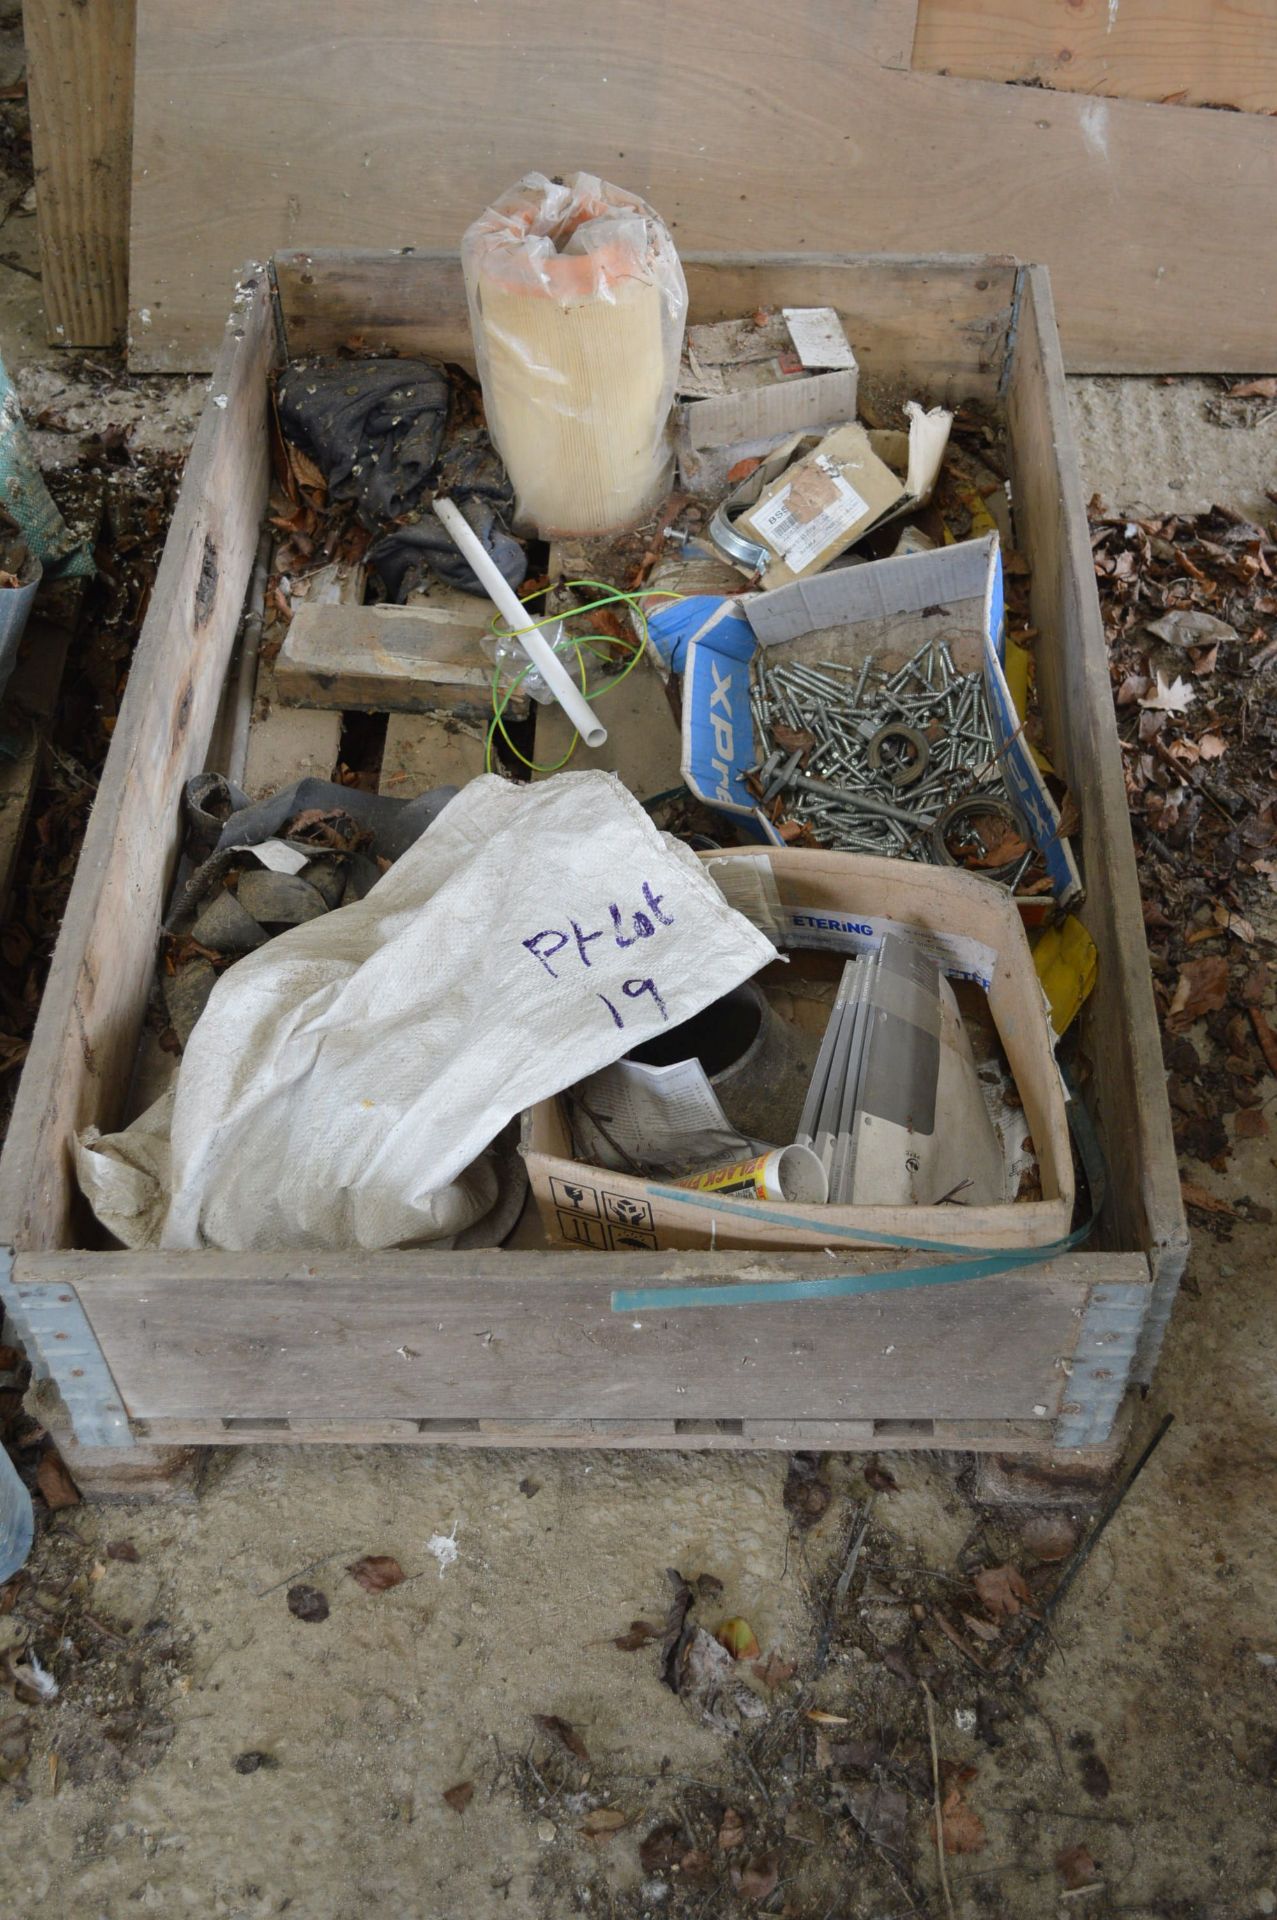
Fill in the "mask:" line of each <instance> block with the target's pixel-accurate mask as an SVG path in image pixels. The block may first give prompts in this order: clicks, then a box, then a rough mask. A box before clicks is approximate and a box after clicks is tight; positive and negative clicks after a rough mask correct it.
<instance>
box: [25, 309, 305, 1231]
mask: <svg viewBox="0 0 1277 1920" xmlns="http://www.w3.org/2000/svg"><path fill="white" fill-rule="evenodd" d="M273 348H274V332H273V317H272V312H271V306H270V301H269V295H268V288H267V285H266V280H265V276H264V275H262V274H258V275H257V276H256V278H255V279H254V280H251V281H249V282H246V283H245V286H244V289H243V291H242V293H241V295H240V297H239V299H238V301H237V305H236V309H235V314H234V316H233V319H232V322H231V324H230V326H229V327H228V331H227V337H226V342H225V345H224V348H223V352H222V355H221V358H220V360H219V362H218V367H217V371H216V374H215V376H214V380H213V384H212V392H213V394H214V395H215V396H224V397H225V405H224V406H222V405H213V406H210V407H209V408H207V409H206V411H205V413H204V416H203V419H202V421H201V423H200V427H199V431H198V433H197V435H196V438H195V443H194V446H193V447H192V450H191V455H190V459H189V461H188V463H187V468H186V474H185V477H184V479H183V482H182V489H181V493H180V496H179V499H178V505H177V510H176V513H175V514H174V518H173V522H172V526H171V527H170V530H169V536H168V540H167V542H166V544H165V549H164V557H163V560H162V561H161V564H160V568H159V572H158V574H157V576H156V581H155V587H154V590H153V593H152V596H151V604H150V608H149V610H148V613H147V616H146V621H145V624H144V626H143V630H142V635H141V638H140V640H139V642H138V647H137V652H136V654H135V656H134V659H133V665H132V669H131V671H130V674H129V684H128V688H127V690H126V692H125V696H124V700H123V702H122V703H121V707H120V713H119V718H118V721H117V725H116V730H115V735H114V738H113V740H112V744H111V752H110V755H109V757H108V760H107V765H106V770H105V772H104V774H103V777H102V782H101V785H100V787H99V789H98V794H97V798H96V800H95V802H94V806H93V811H92V814H91V815H90V818H89V825H88V831H87V832H86V834H85V839H84V846H83V849H82V851H81V854H80V859H79V863H78V866H77V869H76V877H75V881H74V883H73V885H72V889H71V895H70V898H69V900H68V903H67V911H66V916H65V918H64V920H63V923H62V930H61V932H60V934H59V936H58V944H57V947H56V949H55V952H54V956H53V963H52V966H51V968H50V971H49V977H48V981H47V983H46V985H45V990H44V999H43V1003H42V1006H41V1013H40V1019H39V1021H38V1023H37V1026H36V1031H35V1035H34V1037H33V1040H32V1044H31V1051H30V1053H29V1055H28V1057H27V1061H26V1065H25V1067H24V1069H23V1075H22V1082H21V1085H20V1087H19V1091H18V1097H17V1101H16V1103H15V1106H14V1111H13V1118H12V1120H11V1122H10V1126H9V1133H8V1138H7V1141H6V1145H5V1150H4V1154H3V1157H2V1158H0V1240H4V1241H6V1242H8V1243H10V1244H12V1245H15V1246H19V1247H33V1246H42V1247H48V1246H54V1245H57V1244H59V1243H60V1242H61V1243H65V1242H66V1240H67V1239H68V1238H69V1237H70V1234H71V1219H72V1209H73V1205H74V1202H75V1190H74V1178H73V1175H72V1171H71V1164H70V1152H69V1142H70V1139H71V1137H72V1135H73V1134H74V1133H75V1132H76V1130H77V1129H78V1128H80V1127H82V1126H84V1125H86V1124H87V1123H88V1122H90V1121H93V1122H96V1123H97V1124H99V1125H101V1126H102V1127H103V1128H104V1129H105V1128H107V1127H109V1126H111V1125H113V1124H115V1123H116V1121H117V1120H118V1118H119V1113H120V1103H121V1101H122V1099H123V1097H124V1093H125V1090H126V1089H127V1086H128V1083H129V1079H130V1074H131V1069H132V1063H133V1055H134V1052H135V1050H136V1046H137V1038H138V1032H139V1029H140V1025H141V1020H142V1016H143V1013H144V1011H145V1007H146V1002H147V998H148V995H149V992H150V986H151V978H152V970H153V966H154V958H155V941H156V936H157V933H158V930H159V922H160V914H161V911H162V904H163V895H164V889H165V887H166V886H167V883H168V877H169V874H170V872H171V869H172V862H173V859H174V857H175V854H176V849H177V843H178V838H179V834H180V814H179V801H180V796H181V790H182V786H183V784H184V782H185V781H186V779H187V778H188V777H189V775H190V774H192V773H194V772H196V771H197V770H198V769H199V767H200V766H201V765H202V764H203V759H204V753H205V749H206V746H207V742H208V738H209V734H210V731H211V729H212V726H213V722H214V719H215V717H216V713H217V708H218V703H219V701H220V698H221V692H222V681H223V676H224V673H225V669H226V664H227V661H228V659H229V657H230V653H231V648H232V645H233V642H234V638H235V633H236V629H237V626H238V622H239V615H240V609H241V607H242V604H243V598H244V591H245V588H246V585H247V580H248V572H249V568H250V566H251V563H252V558H253V554H254V551H255V550H256V546H257V540H258V528H259V522H260V519H261V514H262V510H263V508H264V505H265V501H266V488H267V443H266V435H265V431H264V422H265V405H266V373H267V367H268V365H269V362H270V358H271V355H272V352H273Z"/></svg>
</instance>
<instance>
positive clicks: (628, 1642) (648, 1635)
mask: <svg viewBox="0 0 1277 1920" xmlns="http://www.w3.org/2000/svg"><path fill="white" fill-rule="evenodd" d="M664 1631H665V1629H664V1628H663V1627H654V1626H653V1625H652V1622H651V1621H650V1620H631V1621H630V1624H629V1630H628V1631H627V1632H625V1633H618V1634H617V1636H616V1638H615V1640H613V1642H612V1645H613V1646H614V1647H616V1648H618V1649H619V1650H620V1652H622V1653H637V1652H638V1651H639V1648H640V1647H646V1646H650V1645H651V1643H652V1641H653V1640H659V1639H660V1638H661V1636H662V1635H663V1633H664Z"/></svg>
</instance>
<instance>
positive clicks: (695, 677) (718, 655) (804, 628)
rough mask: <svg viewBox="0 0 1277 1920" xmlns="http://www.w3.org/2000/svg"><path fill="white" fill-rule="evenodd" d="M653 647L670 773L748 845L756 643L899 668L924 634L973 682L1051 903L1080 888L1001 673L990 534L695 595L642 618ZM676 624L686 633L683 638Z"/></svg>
mask: <svg viewBox="0 0 1277 1920" xmlns="http://www.w3.org/2000/svg"><path fill="white" fill-rule="evenodd" d="M650 625H651V628H652V636H653V640H654V642H655V644H656V645H657V646H658V648H659V649H660V650H661V651H662V652H663V653H664V654H665V657H666V658H667V659H668V660H669V661H670V663H671V664H672V665H674V666H675V667H677V665H678V664H679V661H680V658H681V661H682V668H683V758H682V770H683V778H684V780H685V781H686V783H687V785H688V787H689V788H690V790H691V791H692V792H693V793H694V794H696V796H697V797H698V798H699V799H701V800H704V801H705V802H706V803H707V804H708V805H709V806H711V807H715V808H718V809H720V810H721V811H723V812H725V813H730V814H733V815H736V816H738V817H739V819H740V820H741V822H742V824H743V823H744V822H745V821H748V822H749V823H750V827H749V828H748V829H747V831H752V832H753V833H754V834H756V835H757V836H758V837H760V838H764V839H768V840H775V838H776V835H775V833H774V831H773V829H772V827H771V825H770V822H768V821H767V820H766V819H765V817H764V816H763V814H762V813H761V812H760V811H759V809H758V806H757V804H756V802H755V800H754V798H753V796H752V795H751V794H750V792H749V789H748V788H747V787H746V785H745V778H744V777H745V774H746V773H747V771H748V770H749V768H750V767H753V766H756V765H757V764H758V761H759V758H760V750H759V743H758V741H757V739H756V738H755V733H754V721H753V715H752V713H751V711H750V703H749V690H750V679H751V664H752V662H753V659H754V656H755V654H756V653H757V652H758V651H759V650H760V649H772V648H777V649H781V648H790V649H792V650H793V652H794V654H795V656H796V657H798V656H801V657H804V658H812V657H825V658H834V659H838V660H841V661H846V662H848V663H852V664H854V663H855V662H857V661H860V660H862V659H864V658H865V657H866V655H868V654H876V655H878V656H880V657H884V658H885V660H886V661H887V662H888V663H893V662H898V661H903V660H906V659H908V658H909V657H910V655H911V654H913V653H915V652H916V651H917V649H918V647H919V646H921V645H922V643H923V642H924V641H925V640H926V639H927V638H928V636H929V634H931V633H942V634H943V636H944V637H945V638H947V639H948V640H949V641H950V644H951V646H952V649H953V654H954V658H955V661H956V662H957V665H958V667H959V669H960V670H963V671H965V672H973V671H974V670H975V669H976V668H977V667H979V668H980V669H981V670H982V671H983V674H984V684H985V690H986V693H987V696H988V702H989V711H990V714H991V717H992V721H993V731H994V738H995V740H996V742H997V744H998V747H999V749H1000V750H1001V752H1002V756H1003V767H1004V770H1005V775H1006V781H1007V786H1008V788H1009V790H1010V792H1011V794H1012V795H1013V797H1014V799H1015V800H1016V802H1017V804H1018V805H1019V807H1020V810H1021V812H1022V813H1023V815H1024V818H1025V821H1026V823H1027V824H1028V826H1029V828H1030V831H1031V832H1032V834H1033V837H1034V839H1035V841H1036V843H1037V846H1038V848H1039V850H1040V852H1041V854H1042V856H1043V859H1044V860H1045V862H1046V867H1047V871H1048V873H1049V874H1050V877H1051V882H1052V888H1053V892H1054V897H1055V899H1056V901H1057V902H1058V903H1059V904H1060V905H1062V906H1064V905H1069V904H1070V903H1073V902H1076V901H1077V900H1079V899H1080V898H1081V893H1082V883H1081V877H1080V875H1079V873H1078V869H1077V864H1076V862H1075V860H1074V858H1073V854H1072V852H1071V850H1070V848H1069V845H1068V842H1067V841H1066V840H1064V839H1062V838H1061V837H1060V831H1059V828H1060V817H1059V812H1058V809H1057V808H1056V806H1055V803H1054V801H1053V800H1052V798H1051V795H1050V793H1049V791H1048V790H1047V787H1046V785H1045V783H1044V781H1043V779H1042V776H1041V773H1040V772H1039V770H1038V767H1037V764H1036V762H1035V761H1034V758H1033V754H1032V752H1031V751H1030V748H1029V745H1028V742H1027V741H1026V740H1025V738H1024V736H1023V733H1022V731H1021V722H1020V717H1019V715H1018V714H1017V713H1016V710H1015V703H1014V701H1013V699H1012V697H1011V690H1010V688H1009V687H1008V685H1007V680H1006V675H1005V673H1004V671H1003V664H1002V663H1003V656H1004V625H1005V604H1004V599H1003V587H1002V557H1001V553H1000V550H999V545H998V537H997V535H996V534H987V535H986V536H984V537H983V538H982V539H979V540H966V541H963V542H961V543H960V544H958V545H956V546H952V547H938V548H936V549H935V550H934V551H932V552H929V553H911V554H904V555H900V556H897V557H895V558H892V559H890V560H875V561H870V562H868V563H866V564H865V565H864V566H853V567H842V568H838V569H836V570H834V571H833V572H826V573H819V574H816V575H814V576H813V577H812V578H810V579H807V580H796V581H794V582H792V584H790V585H788V586H784V587H777V588H775V589H773V590H772V591H771V592H769V593H754V594H742V595H740V596H739V597H733V598H718V597H716V596H713V595H703V596H700V597H699V598H698V599H697V600H696V601H694V602H690V601H689V602H685V603H682V605H681V606H680V605H679V604H678V603H676V604H675V605H674V606H671V607H670V608H669V609H662V610H661V612H659V613H657V614H655V615H654V616H652V619H651V622H650ZM689 627H690V628H691V629H692V630H691V631H690V632H689V630H688V629H689Z"/></svg>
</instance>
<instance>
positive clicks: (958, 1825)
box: [931, 1787, 988, 1853]
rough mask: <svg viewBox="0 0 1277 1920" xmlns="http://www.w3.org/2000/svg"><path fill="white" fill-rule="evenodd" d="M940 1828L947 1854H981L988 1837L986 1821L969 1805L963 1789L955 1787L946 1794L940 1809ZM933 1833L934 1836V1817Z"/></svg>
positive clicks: (933, 1823)
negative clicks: (985, 1826) (963, 1794)
mask: <svg viewBox="0 0 1277 1920" xmlns="http://www.w3.org/2000/svg"><path fill="white" fill-rule="evenodd" d="M940 1826H941V1830H942V1832H943V1834H944V1850H945V1852H946V1853H979V1851H980V1849H981V1848H982V1847H983V1846H984V1844H985V1842H986V1839H987V1837H988V1836H987V1835H986V1833H985V1831H984V1821H983V1820H982V1819H981V1818H980V1816H979V1814H978V1813H977V1812H976V1810H975V1808H974V1807H970V1806H968V1805H967V1802H966V1801H965V1800H964V1799H963V1797H962V1789H961V1787H953V1788H951V1789H950V1791H949V1792H948V1793H947V1794H946V1796H945V1799H944V1804H943V1805H942V1806H941V1808H940ZM931 1831H932V1834H933V1835H934V1833H935V1816H934V1815H933V1816H932V1821H931Z"/></svg>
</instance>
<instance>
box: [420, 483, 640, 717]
mask: <svg viewBox="0 0 1277 1920" xmlns="http://www.w3.org/2000/svg"><path fill="white" fill-rule="evenodd" d="M434 506H435V512H436V513H437V514H438V516H439V518H440V519H441V520H442V521H443V524H444V526H445V527H446V528H447V529H448V532H449V533H450V534H451V536H452V538H453V539H454V540H455V541H456V543H457V545H458V547H459V548H460V549H461V551H462V553H464V555H465V556H466V559H467V560H468V561H469V562H470V565H471V566H472V567H473V568H474V570H475V572H476V574H477V575H478V576H479V579H480V580H481V581H482V583H483V585H484V588H485V589H486V591H487V595H488V598H489V599H490V600H491V601H492V604H493V605H494V606H495V608H496V610H497V612H498V613H499V614H500V615H501V618H502V619H503V620H504V621H505V623H506V625H507V626H508V627H509V629H510V631H511V632H512V633H513V634H514V635H515V637H516V639H517V640H518V642H519V645H520V646H521V647H522V648H523V651H524V652H525V653H526V654H527V656H528V659H529V660H530V661H531V662H532V664H533V666H534V667H535V668H536V669H537V671H538V672H539V673H540V675H541V678H542V679H543V680H544V681H545V684H546V686H547V687H548V688H549V689H550V692H551V693H552V694H553V695H554V697H555V699H556V700H557V701H558V703H559V705H560V706H561V707H562V709H563V711H564V713H565V714H566V715H567V717H568V719H569V720H570V721H571V722H572V725H573V726H574V727H575V728H576V730H577V732H578V733H579V734H580V736H581V738H582V740H584V742H585V744H586V746H587V747H601V746H602V745H603V742H604V741H605V740H606V739H607V728H606V727H605V726H603V725H602V723H601V722H600V720H599V718H598V716H597V714H596V713H595V711H594V709H593V707H592V706H591V705H590V703H589V701H588V700H587V699H586V698H585V695H584V694H583V693H582V692H581V689H580V688H579V687H578V686H576V685H575V684H574V683H573V680H572V676H571V675H570V674H569V672H568V670H567V668H566V667H565V666H564V664H563V662H562V661H561V660H560V658H559V656H558V654H557V653H555V651H554V649H553V647H552V646H551V645H550V643H549V641H548V640H547V639H546V638H545V635H544V633H543V632H542V631H541V629H540V628H539V627H531V626H529V625H528V610H527V608H526V607H525V606H524V604H523V602H522V601H521V600H520V598H519V596H518V594H517V593H516V592H515V591H514V588H513V587H512V586H511V585H510V583H509V581H508V580H507V579H506V577H505V575H504V574H503V573H502V571H501V569H500V568H499V567H498V565H497V563H496V561H495V560H494V559H493V558H492V555H491V554H490V553H489V552H488V551H487V548H486V547H485V546H484V545H483V542H482V541H481V540H480V539H479V536H478V534H477V533H476V532H475V531H474V528H473V527H472V526H471V525H470V522H469V521H468V520H467V519H465V517H464V516H463V514H462V513H461V511H460V509H459V508H458V507H457V505H456V504H455V502H454V501H452V500H436V501H435V503H434ZM556 631H558V632H561V631H562V629H561V628H558V629H556Z"/></svg>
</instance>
